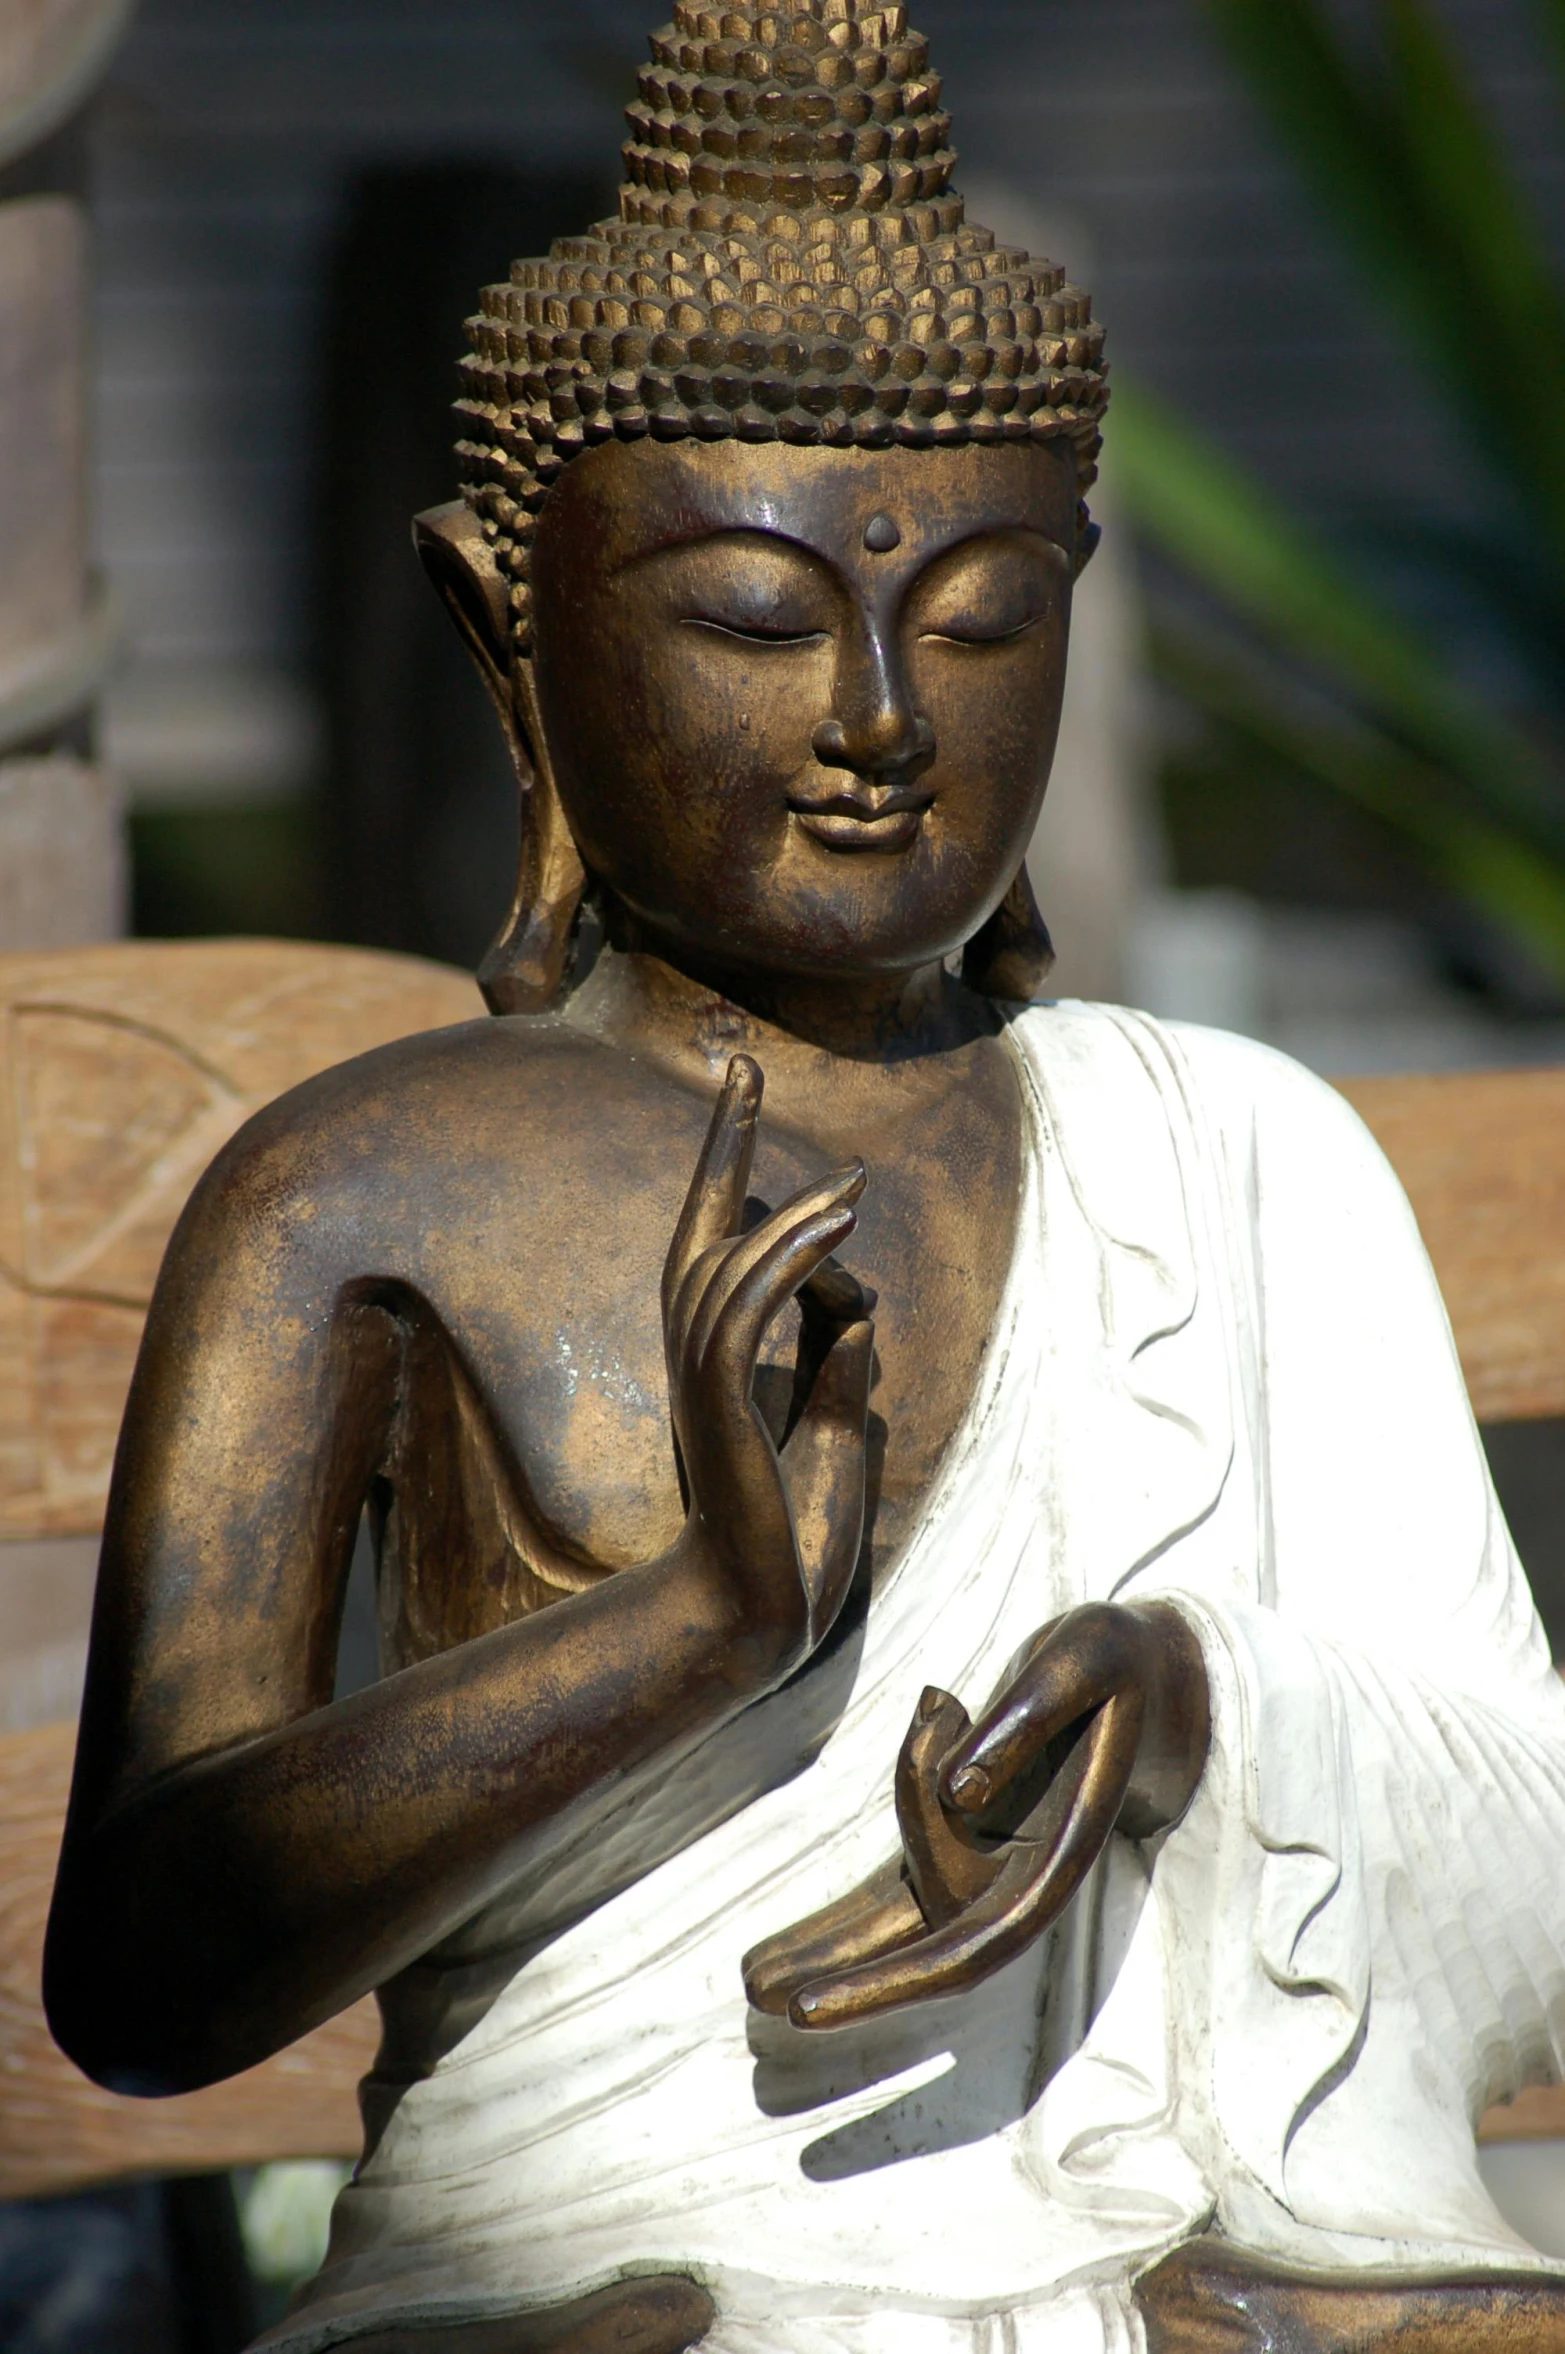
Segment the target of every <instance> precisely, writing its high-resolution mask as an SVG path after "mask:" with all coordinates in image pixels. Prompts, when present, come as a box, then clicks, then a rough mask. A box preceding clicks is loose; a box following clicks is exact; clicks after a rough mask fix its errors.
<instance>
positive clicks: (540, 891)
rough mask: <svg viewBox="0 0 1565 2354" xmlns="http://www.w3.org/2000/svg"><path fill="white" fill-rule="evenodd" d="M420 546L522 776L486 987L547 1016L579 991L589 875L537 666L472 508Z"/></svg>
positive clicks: (494, 1000)
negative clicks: (517, 641) (504, 907)
mask: <svg viewBox="0 0 1565 2354" xmlns="http://www.w3.org/2000/svg"><path fill="white" fill-rule="evenodd" d="M413 544H414V546H415V547H416V548H417V550H418V554H419V560H420V562H421V563H422V564H423V567H424V570H425V571H426V572H427V573H428V575H429V577H430V579H431V580H432V581H433V583H434V585H435V587H436V588H437V589H438V590H439V592H440V595H441V597H442V599H443V600H444V603H445V606H446V610H447V612H448V613H449V614H450V615H451V618H452V620H453V621H454V622H455V623H456V626H457V629H458V631H459V632H460V634H461V638H462V642H463V644H464V645H465V646H466V647H467V650H468V652H469V653H470V654H471V655H472V657H473V660H474V662H475V663H476V664H477V666H478V672H479V676H480V677H481V678H482V680H483V682H484V685H485V687H486V688H487V690H488V693H489V698H490V701H491V702H492V703H493V704H494V707H495V711H496V713H497V715H498V717H499V721H500V725H501V727H502V728H503V729H504V730H505V740H506V744H507V747H508V749H509V751H510V755H511V765H512V767H513V769H514V770H515V772H516V793H517V810H518V816H519V820H520V826H519V832H520V848H519V856H518V859H517V869H516V889H515V891H514V893H513V895H512V899H511V905H510V907H509V909H508V911H507V913H506V918H505V921H504V923H503V924H502V925H501V926H500V930H499V932H498V933H497V935H496V937H495V939H494V942H493V944H492V946H491V947H490V949H489V951H488V953H487V954H486V956H485V957H484V960H483V962H482V964H481V965H480V966H479V968H478V986H479V988H480V989H481V990H482V991H483V994H484V1001H485V1003H486V1004H487V1006H488V1007H489V1010H490V1012H491V1013H495V1014H523V1013H542V1012H544V1011H545V1010H546V1009H547V1008H548V1007H549V1006H551V1005H555V1004H558V1002H559V1000H560V999H561V998H562V997H563V996H565V995H566V994H567V992H568V990H569V987H570V982H571V967H572V963H573V960H574V951H575V945H576V933H577V923H578V918H579V916H580V914H581V906H582V900H583V898H584V896H585V893H586V888H587V874H586V869H585V868H584V867H583V865H582V863H581V858H580V856H579V854H578V852H577V849H576V844H575V842H574V840H573V839H572V837H571V831H570V828H569V826H568V825H567V824H566V822H565V812H564V810H563V809H562V808H561V807H560V797H559V794H558V792H557V791H556V789H555V783H554V772H553V770H552V769H551V767H550V765H549V752H548V746H547V744H546V743H545V742H544V737H543V730H542V727H541V725H540V723H539V716H538V695H537V685H536V680H535V678H534V674H533V666H532V663H531V661H530V660H529V659H527V658H526V657H525V656H522V655H519V654H517V653H516V651H515V649H514V644H513V639H512V632H511V612H510V591H509V588H508V585H507V583H506V580H505V577H504V575H503V574H502V573H501V572H500V570H499V568H498V567H497V565H496V563H495V560H494V554H493V551H492V550H491V548H490V546H489V544H488V542H487V541H486V540H485V538H484V535H483V527H482V525H481V524H480V523H479V520H478V518H477V516H476V515H475V514H474V513H473V511H472V509H471V508H470V507H469V506H467V505H466V503H465V502H464V501H462V500H457V501H456V502H455V503H454V504H453V505H451V506H448V507H433V508H431V509H430V510H429V512H428V513H427V514H424V515H420V516H419V517H418V519H417V520H416V522H415V523H414V526H413Z"/></svg>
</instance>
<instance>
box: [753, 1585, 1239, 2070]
mask: <svg viewBox="0 0 1565 2354" xmlns="http://www.w3.org/2000/svg"><path fill="white" fill-rule="evenodd" d="M1210 1733H1211V1720H1210V1703H1209V1696H1208V1689H1207V1681H1206V1668H1205V1663H1204V1662H1203V1660H1202V1657H1201V1650H1200V1646H1199V1644H1198V1643H1197V1641H1196V1638H1195V1636H1194V1635H1193V1633H1192V1632H1191V1630H1190V1628H1189V1627H1188V1625H1187V1624H1186V1622H1185V1620H1184V1619H1183V1618H1182V1617H1181V1616H1180V1614H1179V1612H1178V1611H1177V1610H1175V1609H1174V1608H1173V1607H1172V1605H1170V1604H1168V1603H1162V1602H1148V1603H1135V1604H1131V1605H1130V1606H1128V1607H1125V1606H1121V1605H1118V1604H1114V1603H1088V1604H1086V1605H1085V1606H1084V1607H1083V1608H1081V1609H1079V1610H1073V1611H1071V1612H1070V1613H1068V1615H1067V1616H1066V1617H1064V1618H1062V1619H1058V1620H1056V1621H1055V1622H1054V1624H1053V1625H1052V1626H1049V1627H1046V1628H1045V1629H1044V1630H1043V1632H1042V1633H1041V1634H1040V1635H1039V1636H1038V1637H1037V1639H1036V1641H1035V1642H1034V1643H1032V1644H1031V1645H1030V1646H1029V1648H1028V1650H1027V1651H1026V1653H1025V1654H1024V1655H1023V1657H1022V1659H1021V1660H1020V1661H1019V1662H1018V1664H1017V1666H1016V1667H1015V1668H1014V1669H1013V1670H1012V1672H1011V1674H1010V1675H1009V1677H1008V1678H1007V1680H1006V1683H1005V1685H1004V1687H1003V1688H1002V1690H1001V1691H1000V1692H999V1694H998V1695H997V1696H996V1698H995V1699H994V1701H993V1702H992V1703H991V1704H990V1706H989V1707H988V1708H987V1709H986V1710H985V1712H984V1714H983V1716H982V1717H981V1719H980V1720H979V1722H978V1724H977V1725H973V1724H971V1723H970V1722H969V1719H968V1716H967V1712H966V1710H965V1709H963V1708H962V1707H961V1705H960V1703H959V1702H957V1701H955V1700H953V1699H952V1698H951V1696H950V1694H949V1693H946V1692H941V1691H938V1690H936V1689H934V1688H933V1687H931V1689H929V1690H928V1691H926V1692H925V1694H924V1697H923V1699H922V1701H921V1702H920V1703H919V1709H918V1714H917V1715H916V1716H915V1718H914V1720H913V1725H912V1728H911V1730H910V1731H909V1734H908V1737H907V1740H906V1741H905V1742H904V1744H903V1748H902V1754H901V1757H900V1759H899V1761H898V1767H897V1781H896V1803H897V1820H898V1827H899V1829H900V1831H901V1834H902V1846H903V1854H902V1858H901V1861H900V1865H893V1866H891V1867H888V1868H887V1870H885V1871H883V1872H882V1873H880V1874H878V1875H876V1877H875V1878H874V1879H872V1880H870V1881H867V1882H866V1883H865V1884H864V1885H863V1887H861V1888H859V1889H857V1890H855V1891H854V1892H853V1893H852V1894H851V1895H850V1896H848V1897H845V1898H843V1899H841V1900H840V1901H839V1902H838V1903H837V1904H836V1905H833V1906H831V1907H830V1908H829V1909H828V1910H827V1911H826V1912H823V1913H819V1914H816V1915H815V1916H814V1918H813V1919H811V1920H809V1921H805V1922H801V1923H800V1924H799V1925H798V1926H797V1927H796V1928H794V1929H790V1930H785V1931H783V1932H782V1934H781V1935H779V1936H777V1937H773V1938H770V1939H768V1940H767V1941H766V1943H765V1944H764V1945H760V1946H757V1947H756V1948H755V1949H754V1951H753V1952H752V1953H750V1954H748V1955H747V1956H746V1958H745V1965H744V1967H745V1984H746V1987H747V1989H748V1991H749V1995H750V1999H751V2001H752V2002H753V2003H754V2004H755V2005H756V2006H757V2008H758V2009H760V2010H763V2011H770V2012H773V2013H782V2012H786V2013H787V2015H788V2017H789V2018H791V2019H792V2020H793V2022H794V2024H795V2025H796V2026H799V2027H810V2028H825V2027H844V2026H849V2025H851V2024H853V2023H854V2022H856V2021H858V2020H861V2019H866V2018H870V2017H873V2016H874V2015H875V2014H876V2013H878V2012H881V2011H889V2010H896V2009H900V2008H902V2007H903V2006H905V2005H907V2004H910V2003H916V2002H927V2001H929V2000H931V1999H932V1998H933V1997H934V1996H936V1995H941V1994H951V1993H954V1992H957V1991H958V1990H960V1989H961V1988H964V1987H969V1986H974V1985H977V1984H978V1983H979V1982H980V1981H981V1980H983V1979H985V1978H987V1977H989V1976H991V1975H992V1973H993V1972H994V1971H996V1970H998V1969H1001V1968H1003V1967H1004V1965H1005V1964H1006V1963H1007V1962H1009V1961H1011V1960H1013V1959H1014V1958H1015V1956H1016V1955H1017V1954H1019V1953H1021V1952H1022V1951H1023V1949H1024V1948H1025V1947H1026V1946H1028V1945H1030V1944H1031V1943H1032V1942H1033V1941H1034V1939H1036V1938H1038V1937H1040V1936H1041V1935H1042V1934H1043V1932H1044V1931H1045V1930H1046V1929H1047V1928H1048V1927H1049V1926H1050V1925H1051V1923H1053V1922H1054V1921H1056V1920H1057V1919H1058V1918H1059V1916H1060V1914H1061V1913H1062V1912H1063V1911H1064V1909H1065V1907H1066V1906H1067V1905H1068V1904H1069V1902H1070V1900H1071V1898H1072V1897H1073V1896H1074V1895H1075V1894H1076V1891H1077V1890H1078V1889H1079V1888H1080V1886H1081V1884H1082V1882H1083V1880H1084V1879H1085V1878H1086V1876H1087V1873H1088V1871H1089V1870H1090V1869H1091V1867H1092V1865H1093V1863H1094V1862H1095V1860H1096V1859H1097V1857H1098V1856H1099V1855H1100V1854H1101V1852H1102V1850H1103V1847H1104V1844H1105V1842H1106V1841H1107V1839H1108V1837H1109V1835H1110V1833H1111V1832H1112V1831H1115V1830H1122V1831H1124V1832H1126V1833H1127V1834H1128V1835H1129V1836H1130V1837H1132V1838H1136V1839H1141V1838H1146V1837H1149V1836H1150V1835H1151V1834H1152V1833H1153V1832H1154V1831H1157V1830H1160V1829H1162V1828H1163V1827H1164V1826H1166V1825H1167V1824H1169V1823H1172V1822H1176V1821H1177V1820H1178V1818H1179V1816H1180V1815H1181V1814H1183V1812H1184V1810H1185V1808H1186V1807H1187V1806H1188V1805H1189V1803H1190V1800H1191V1798H1192V1796H1193V1795H1194V1792H1195V1789H1196V1785H1197V1783H1198V1782H1199V1780H1200V1778H1201V1771H1202V1767H1203V1766H1204V1764H1205V1761H1206V1752H1207V1746H1208V1742H1209V1740H1210Z"/></svg>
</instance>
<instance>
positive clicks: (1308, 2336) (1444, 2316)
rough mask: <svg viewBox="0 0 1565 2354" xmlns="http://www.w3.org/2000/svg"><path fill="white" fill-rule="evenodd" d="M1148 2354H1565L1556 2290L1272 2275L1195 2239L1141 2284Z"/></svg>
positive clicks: (1509, 2283)
mask: <svg viewBox="0 0 1565 2354" xmlns="http://www.w3.org/2000/svg"><path fill="white" fill-rule="evenodd" d="M1137 2302H1138V2303H1139V2305H1140V2306H1141V2310H1142V2313H1143V2316H1144V2317H1145V2323H1146V2333H1147V2354H1559V2349H1560V2348H1561V2347H1562V2346H1565V2305H1562V2300H1561V2297H1560V2292H1559V2289H1558V2287H1557V2285H1556V2284H1555V2283H1553V2282H1542V2281H1539V2282H1532V2281H1519V2280H1515V2279H1510V2280H1507V2279H1504V2278H1503V2277H1501V2276H1500V2275H1498V2274H1490V2275H1488V2276H1483V2277H1479V2278H1476V2279H1473V2280H1468V2281H1459V2282H1454V2283H1451V2284H1449V2285H1444V2286H1434V2285H1430V2286H1424V2287H1407V2288H1392V2287H1388V2286H1382V2285H1377V2284H1373V2283H1367V2282H1364V2281H1353V2280H1350V2279H1348V2278H1347V2277H1346V2276H1343V2275H1339V2276H1338V2277H1337V2278H1336V2279H1326V2280H1322V2279H1319V2278H1310V2279H1306V2278H1305V2277H1304V2276H1303V2275H1302V2274H1299V2273H1289V2272H1287V2271H1285V2270H1282V2269H1278V2270H1276V2271H1267V2270H1266V2269H1265V2268H1264V2267H1263V2266H1261V2265H1259V2264H1256V2263H1255V2262H1254V2261H1253V2260H1252V2259H1249V2258H1247V2257H1244V2256H1241V2255H1240V2254H1239V2253H1238V2252H1237V2251H1236V2250H1234V2249H1233V2248H1230V2247H1226V2246H1225V2245H1224V2244H1223V2242H1222V2241H1221V2240H1215V2239H1205V2240H1193V2241H1192V2242H1190V2244H1189V2245H1188V2246H1186V2247H1183V2248H1181V2249H1179V2251H1178V2252H1177V2254H1175V2255H1173V2256H1170V2257H1168V2258H1167V2259H1166V2260H1165V2261H1164V2262H1163V2263H1162V2264H1160V2265H1158V2267H1157V2268H1156V2270H1155V2271H1153V2272H1149V2273H1147V2274H1146V2275H1145V2277H1144V2278H1143V2279H1142V2280H1141V2282H1140V2283H1139V2284H1138V2288H1137Z"/></svg>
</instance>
